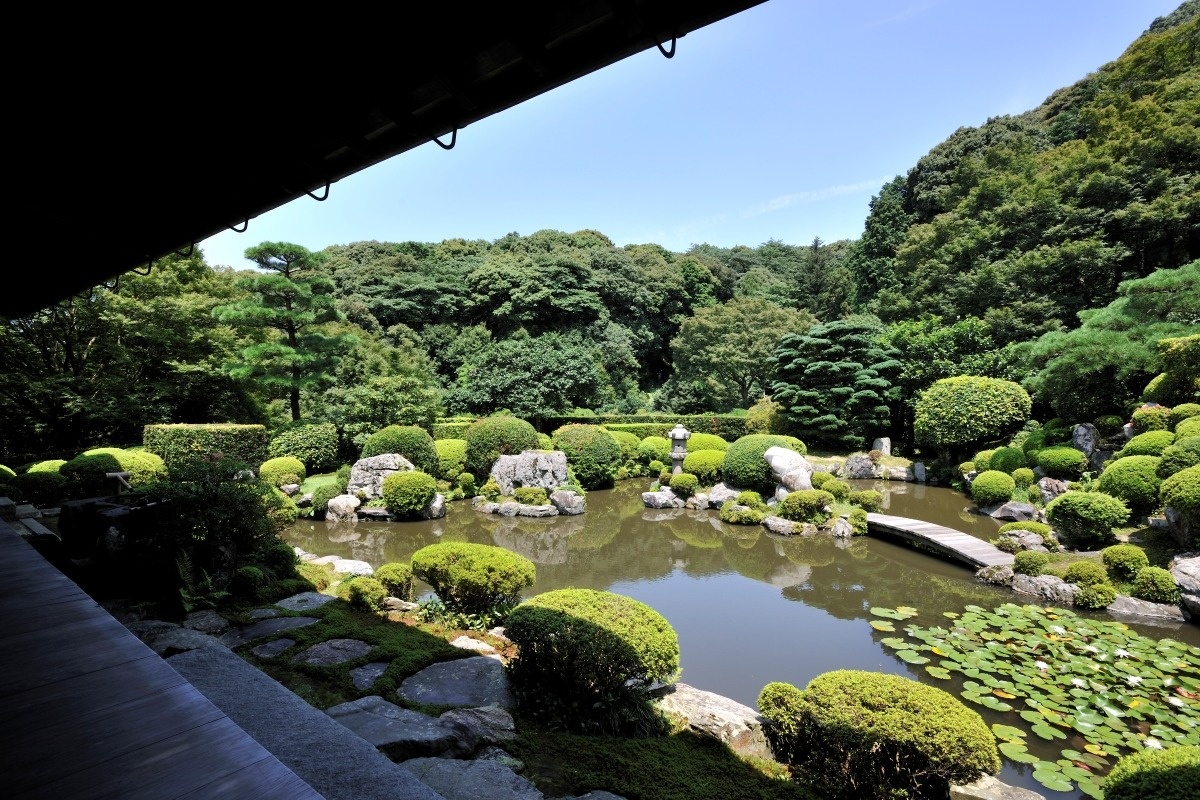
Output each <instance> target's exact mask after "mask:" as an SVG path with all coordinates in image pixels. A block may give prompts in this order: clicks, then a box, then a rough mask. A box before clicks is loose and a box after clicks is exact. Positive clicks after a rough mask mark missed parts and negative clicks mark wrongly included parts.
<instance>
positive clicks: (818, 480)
mask: <svg viewBox="0 0 1200 800" xmlns="http://www.w3.org/2000/svg"><path fill="white" fill-rule="evenodd" d="M832 480H835V477H834V474H833V473H832V472H825V471H824V470H819V469H814V470H813V474H812V476H811V481H812V488H814V489H820V488H821V487H822V486H824V485H825V484H826V482H828V481H832Z"/></svg>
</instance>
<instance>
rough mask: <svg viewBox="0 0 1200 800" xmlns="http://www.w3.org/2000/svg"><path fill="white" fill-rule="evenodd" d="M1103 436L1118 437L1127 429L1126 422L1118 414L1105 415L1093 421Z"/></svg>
mask: <svg viewBox="0 0 1200 800" xmlns="http://www.w3.org/2000/svg"><path fill="white" fill-rule="evenodd" d="M1092 424H1093V425H1095V426H1096V430H1098V431H1100V435H1101V436H1116V435H1117V434H1119V433H1120V432H1121V429H1122V428H1124V427H1125V420H1124V419H1122V418H1121V417H1118V416H1117V415H1116V414H1105V415H1103V416H1100V417H1096V418H1095V419H1094V420H1092Z"/></svg>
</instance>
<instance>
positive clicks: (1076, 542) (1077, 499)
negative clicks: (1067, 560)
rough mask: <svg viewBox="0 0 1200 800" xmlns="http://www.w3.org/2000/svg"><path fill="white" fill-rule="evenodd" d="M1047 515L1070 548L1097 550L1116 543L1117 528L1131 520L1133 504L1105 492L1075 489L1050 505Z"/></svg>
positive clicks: (1060, 496)
mask: <svg viewBox="0 0 1200 800" xmlns="http://www.w3.org/2000/svg"><path fill="white" fill-rule="evenodd" d="M1046 518H1047V519H1049V520H1050V523H1051V524H1052V525H1053V526H1054V528H1055V530H1057V531H1058V533H1059V534H1060V536H1061V537H1062V538H1065V539H1066V544H1067V545H1068V546H1069V547H1071V548H1073V549H1075V550H1094V549H1097V548H1100V547H1106V546H1107V545H1109V544H1112V543H1113V538H1114V537H1113V528H1116V527H1117V526H1119V525H1124V524H1125V523H1126V522H1127V521H1128V520H1129V507H1128V506H1127V505H1125V503H1124V501H1122V500H1120V499H1118V498H1116V497H1113V496H1112V495H1109V494H1104V493H1103V492H1080V491H1074V490H1072V491H1068V492H1064V493H1063V494H1060V495H1059V496H1058V497H1056V498H1054V499H1053V500H1051V501H1050V503H1049V504H1047V506H1046Z"/></svg>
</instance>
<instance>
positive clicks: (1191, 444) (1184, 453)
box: [1155, 436, 1200, 478]
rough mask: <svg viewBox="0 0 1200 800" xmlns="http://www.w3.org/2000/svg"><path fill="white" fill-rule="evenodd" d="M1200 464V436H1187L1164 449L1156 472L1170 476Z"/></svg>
mask: <svg viewBox="0 0 1200 800" xmlns="http://www.w3.org/2000/svg"><path fill="white" fill-rule="evenodd" d="M1196 464H1200V436H1185V437H1183V438H1182V439H1176V440H1175V441H1174V442H1173V443H1172V444H1171V445H1170V446H1168V447H1166V448H1165V449H1164V450H1163V451H1162V455H1161V456H1160V457H1159V460H1158V468H1157V469H1155V474H1156V475H1158V477H1160V478H1169V477H1171V476H1172V475H1174V474H1175V473H1176V472H1179V471H1180V470H1185V469H1187V468H1188V467H1192V466H1195V465H1196Z"/></svg>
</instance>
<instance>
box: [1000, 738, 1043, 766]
mask: <svg viewBox="0 0 1200 800" xmlns="http://www.w3.org/2000/svg"><path fill="white" fill-rule="evenodd" d="M997 747H998V748H999V750H1000V752H1001V753H1003V754H1004V757H1005V758H1007V759H1008V760H1009V761H1016V762H1017V763H1020V764H1036V763H1037V762H1038V757H1037V756H1035V755H1033V754H1031V753H1030V752H1029V751H1028V750H1026V749H1025V745H1024V744H1023V743H1021V742H1001V743H1000V744H999V745H998V746H997Z"/></svg>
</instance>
